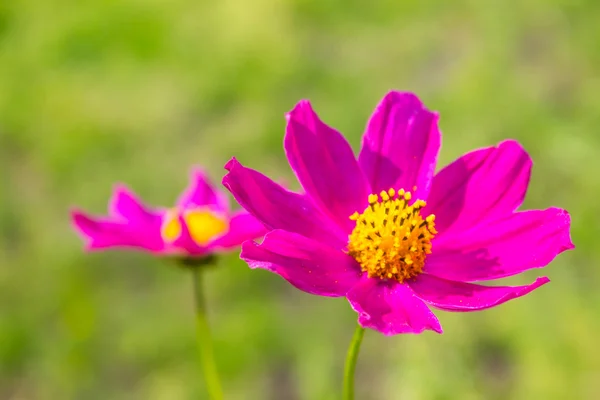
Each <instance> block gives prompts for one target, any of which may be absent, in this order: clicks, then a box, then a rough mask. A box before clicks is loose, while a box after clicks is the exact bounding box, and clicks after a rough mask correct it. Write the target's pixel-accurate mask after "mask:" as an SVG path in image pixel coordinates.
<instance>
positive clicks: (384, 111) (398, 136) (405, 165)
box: [358, 91, 441, 199]
mask: <svg viewBox="0 0 600 400" xmlns="http://www.w3.org/2000/svg"><path fill="white" fill-rule="evenodd" d="M437 121H438V115H437V113H434V112H431V111H429V110H427V109H426V108H425V107H424V105H423V103H421V100H419V98H418V97H417V96H415V95H414V94H412V93H403V92H396V91H392V92H390V93H388V94H387V95H386V96H385V97H384V98H383V100H382V101H381V102H380V103H379V105H378V106H377V108H376V109H375V112H374V113H373V115H372V116H371V119H370V120H369V123H368V125H367V129H366V131H365V134H364V136H363V144H362V149H361V151H360V155H359V157H358V163H359V164H360V166H361V168H362V170H363V171H364V172H365V174H366V176H367V179H368V180H369V182H370V183H371V189H372V191H373V192H374V193H378V192H380V191H382V190H388V189H390V188H394V189H401V188H402V189H404V190H408V191H412V192H413V196H414V197H415V198H418V199H426V198H427V194H428V193H429V187H430V185H431V179H432V177H433V174H434V172H435V165H436V162H437V156H438V152H439V149H440V142H441V133H440V130H439V128H438V123H437ZM413 186H417V190H416V191H414V189H413Z"/></svg>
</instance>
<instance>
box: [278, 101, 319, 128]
mask: <svg viewBox="0 0 600 400" xmlns="http://www.w3.org/2000/svg"><path fill="white" fill-rule="evenodd" d="M314 115H315V112H314V110H313V108H312V105H311V104H310V101H309V100H306V99H302V100H300V101H299V102H298V103H296V105H295V106H294V108H292V109H291V110H290V111H289V112H288V113H286V114H285V119H286V121H288V122H290V121H292V120H293V121H296V122H304V123H306V122H307V120H308V118H313V117H314Z"/></svg>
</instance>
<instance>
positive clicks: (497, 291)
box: [409, 274, 550, 311]
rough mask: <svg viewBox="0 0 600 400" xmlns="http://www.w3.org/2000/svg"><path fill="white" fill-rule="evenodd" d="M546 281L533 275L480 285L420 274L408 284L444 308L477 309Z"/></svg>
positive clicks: (433, 304)
mask: <svg viewBox="0 0 600 400" xmlns="http://www.w3.org/2000/svg"><path fill="white" fill-rule="evenodd" d="M548 282H550V279H548V278H546V277H543V278H537V279H536V280H535V282H533V283H532V284H531V285H526V286H481V285H475V284H473V283H464V282H455V281H449V280H446V279H442V278H437V277H435V276H433V275H429V274H421V275H419V276H418V277H417V278H415V279H414V280H413V281H411V282H409V286H410V287H411V288H412V289H413V290H414V292H415V293H416V294H417V296H419V297H420V298H421V299H423V301H425V302H427V303H429V304H430V305H432V306H434V307H437V308H440V309H442V310H446V311H477V310H484V309H486V308H491V307H494V306H497V305H499V304H502V303H505V302H507V301H508V300H511V299H516V298H517V297H521V296H524V295H526V294H527V293H529V292H531V291H532V290H535V289H537V288H538V287H540V286H542V285H544V284H546V283H548Z"/></svg>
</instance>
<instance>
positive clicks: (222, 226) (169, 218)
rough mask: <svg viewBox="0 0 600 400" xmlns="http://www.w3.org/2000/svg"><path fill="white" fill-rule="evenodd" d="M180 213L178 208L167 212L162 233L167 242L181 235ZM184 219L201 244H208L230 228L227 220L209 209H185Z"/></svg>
mask: <svg viewBox="0 0 600 400" xmlns="http://www.w3.org/2000/svg"><path fill="white" fill-rule="evenodd" d="M180 215H181V211H179V210H177V209H174V210H169V211H168V212H167V213H166V214H165V219H164V221H163V226H162V229H161V234H162V237H163V239H164V240H165V241H166V242H174V241H175V240H177V239H178V238H179V236H181V232H182V227H181V223H180V222H179V216H180ZM183 219H184V221H185V223H186V226H187V228H188V231H189V232H190V236H191V237H192V239H193V240H194V242H196V244H198V245H200V246H204V245H206V244H207V243H208V242H210V241H211V240H213V239H214V238H216V237H217V236H219V235H222V234H223V233H225V232H227V230H228V229H229V224H228V223H227V220H225V219H223V218H222V217H221V216H219V215H217V214H216V213H214V212H213V211H210V210H208V209H202V208H198V209H192V210H186V211H183Z"/></svg>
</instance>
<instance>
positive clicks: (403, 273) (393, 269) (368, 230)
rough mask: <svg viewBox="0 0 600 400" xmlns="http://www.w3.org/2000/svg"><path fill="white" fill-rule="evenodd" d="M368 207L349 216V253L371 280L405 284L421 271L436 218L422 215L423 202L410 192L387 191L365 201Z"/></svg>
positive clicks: (433, 232) (429, 248)
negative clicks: (352, 224) (353, 225)
mask: <svg viewBox="0 0 600 400" xmlns="http://www.w3.org/2000/svg"><path fill="white" fill-rule="evenodd" d="M367 200H368V202H369V206H368V207H367V208H366V209H365V210H364V211H363V212H362V213H358V212H355V213H354V214H352V215H351V216H350V219H351V220H352V221H355V222H356V226H355V227H354V230H353V231H352V233H351V234H350V237H349V243H348V254H349V255H351V256H352V257H354V259H356V261H357V262H358V263H359V264H360V266H361V268H362V270H363V271H365V272H367V274H368V276H369V277H371V278H380V279H393V280H396V281H398V282H404V281H405V280H407V279H411V278H413V277H415V276H417V275H418V274H420V273H421V272H422V271H423V266H424V264H425V257H426V256H427V254H430V253H431V239H433V237H434V235H435V234H436V233H437V231H436V230H435V222H434V221H435V216H434V215H433V214H431V215H428V216H426V217H425V218H424V217H423V216H422V215H421V210H422V209H423V207H425V205H426V203H425V201H423V200H420V199H416V200H415V201H414V202H412V203H411V200H412V194H411V192H408V191H405V190H404V189H399V190H398V191H396V190H395V189H393V188H392V189H389V190H387V191H382V192H380V193H379V194H371V195H369V197H368V198H367Z"/></svg>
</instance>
